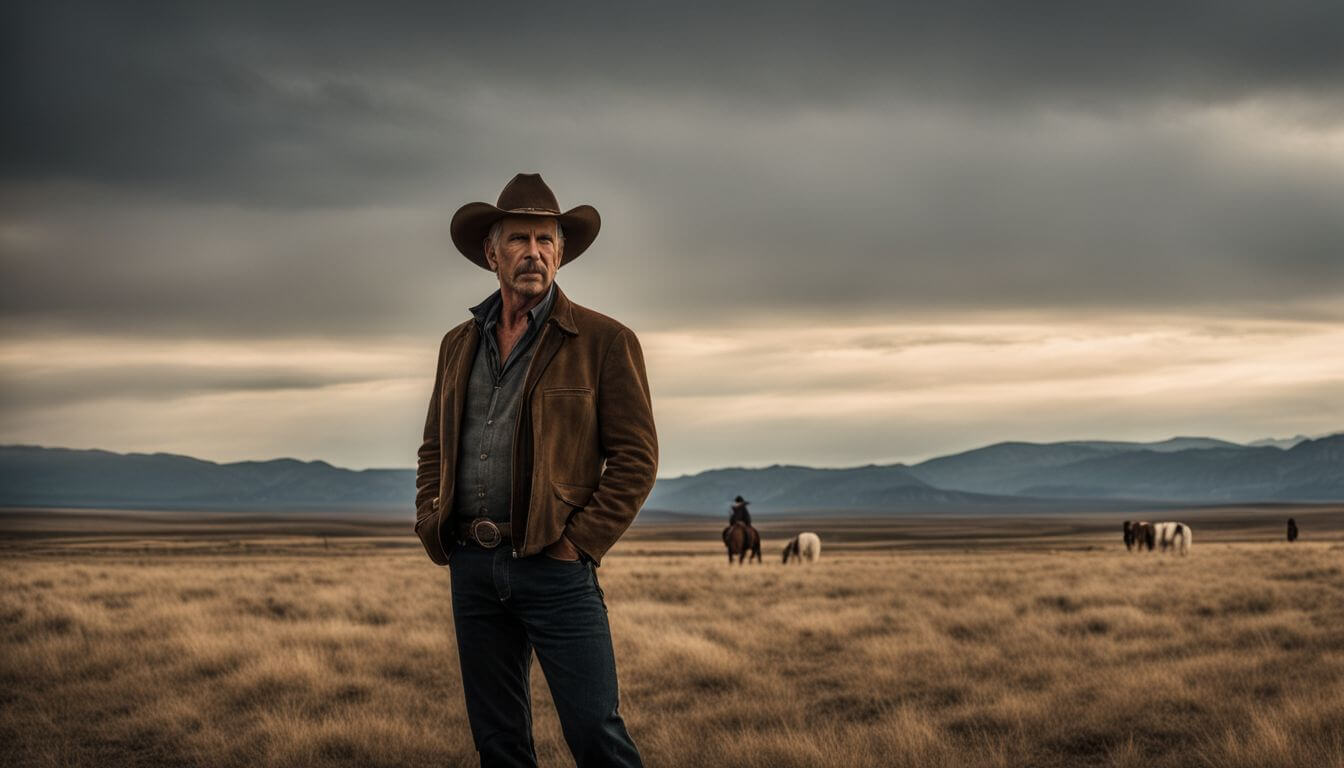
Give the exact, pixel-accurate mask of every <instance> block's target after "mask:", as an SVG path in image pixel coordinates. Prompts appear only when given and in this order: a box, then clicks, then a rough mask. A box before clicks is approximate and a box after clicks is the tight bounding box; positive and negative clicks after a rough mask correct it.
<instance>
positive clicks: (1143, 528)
mask: <svg viewBox="0 0 1344 768" xmlns="http://www.w3.org/2000/svg"><path fill="white" fill-rule="evenodd" d="M1156 545H1157V532H1156V531H1155V530H1154V528H1153V524H1152V523H1149V522H1147V521H1143V520H1140V521H1138V522H1130V521H1128V520H1126V521H1125V549H1128V550H1129V551H1131V552H1135V551H1137V552H1142V551H1143V548H1144V547H1147V548H1148V551H1149V552H1152V551H1153V547H1154V546H1156Z"/></svg>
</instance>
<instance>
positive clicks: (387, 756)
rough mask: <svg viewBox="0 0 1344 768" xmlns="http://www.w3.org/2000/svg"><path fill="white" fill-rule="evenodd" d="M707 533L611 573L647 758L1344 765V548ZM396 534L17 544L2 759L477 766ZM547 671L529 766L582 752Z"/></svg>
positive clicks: (434, 613)
mask: <svg viewBox="0 0 1344 768" xmlns="http://www.w3.org/2000/svg"><path fill="white" fill-rule="evenodd" d="M706 529H707V530H709V534H708V538H709V541H705V538H706V537H705V535H704V532H703V531H702V532H700V533H698V534H696V538H695V539H686V538H685V537H681V536H667V535H661V534H658V532H657V531H655V530H654V529H648V530H646V531H645V532H644V533H643V534H642V535H636V536H632V537H631V540H630V542H625V543H622V544H621V545H620V546H618V547H617V549H616V550H615V551H613V553H612V554H611V556H610V557H609V558H608V559H607V561H606V562H605V563H604V565H603V567H602V568H601V569H600V570H599V572H598V573H599V577H600V579H601V580H602V585H603V588H604V589H605V591H606V595H607V603H608V606H609V607H610V616H611V622H612V629H613V634H614V636H615V641H616V651H617V657H618V663H619V671H620V675H621V690H622V711H623V712H624V714H625V717H626V721H627V723H628V725H629V727H630V731H631V733H632V735H633V736H634V737H635V740H636V742H637V743H638V744H639V746H640V749H641V751H642V752H643V754H644V756H645V760H646V762H647V763H648V764H649V765H651V766H655V765H667V766H677V765H743V766H772V767H773V766H856V765H898V766H899V765H909V766H1012V765H1033V766H1051V765H1059V766H1070V765H1114V766H1139V765H1143V766H1153V765H1156V766H1166V765H1173V766H1174V765H1182V766H1184V765H1195V766H1247V767H1248V768H1250V767H1252V766H1254V767H1256V768H1261V767H1263V766H1339V765H1344V567H1342V563H1344V544H1341V543H1340V542H1339V540H1338V539H1337V538H1336V539H1329V540H1324V541H1322V540H1315V541H1309V542H1299V543H1298V544H1296V545H1292V546H1289V545H1287V544H1286V543H1281V542H1273V543H1250V542H1242V541H1231V540H1229V541H1218V540H1217V539H1216V538H1215V540H1213V541H1209V540H1207V539H1205V540H1201V537H1200V536H1199V534H1198V532H1197V534H1196V538H1195V547H1194V554H1193V555H1192V556H1191V557H1189V558H1185V559H1180V558H1175V557H1171V556H1160V555H1155V554H1154V555H1130V554H1128V553H1126V552H1124V550H1123V548H1120V547H1118V544H1117V542H1116V539H1117V538H1118V534H1107V535H1105V536H1101V535H1097V536H1096V537H1095V538H1093V537H1090V536H1088V535H1082V536H1080V537H1079V538H1076V539H1070V540H1069V541H1068V542H1066V548H1062V549H1056V550H1050V549H1029V548H1024V549H1014V548H1012V547H1005V546H996V547H984V548H974V547H972V548H962V549H944V550H939V551H927V550H924V551H898V550H890V549H888V550H876V551H874V550H873V549H872V548H871V547H866V546H864V545H863V543H862V542H860V541H857V540H855V541H854V542H852V544H850V545H845V546H830V547H826V546H825V545H823V549H824V551H823V559H822V562H821V563H819V564H817V565H814V566H800V567H793V566H790V567H787V568H786V567H784V566H782V565H780V564H779V562H778V546H779V545H780V544H782V539H781V538H780V537H779V536H778V535H774V534H771V538H770V539H769V540H768V542H767V549H766V552H767V558H766V562H765V564H763V565H752V566H743V567H740V568H739V567H732V568H729V567H728V566H726V565H724V564H723V562H722V556H721V555H720V554H719V553H720V551H721V549H720V548H716V547H715V545H714V542H713V541H712V539H713V536H714V535H715V534H716V533H717V524H716V525H712V526H706ZM826 538H827V534H826V533H825V532H823V539H826ZM841 539H843V537H842V536H840V535H839V534H837V535H836V536H835V537H833V539H832V540H833V541H836V540H841ZM389 543H393V544H395V546H388V544H389ZM408 543H410V542H407V541H406V537H404V536H403V537H401V538H399V539H397V540H395V541H394V542H389V541H388V540H386V539H356V538H350V539H343V540H340V541H333V542H329V545H328V547H325V548H324V547H323V546H322V543H321V541H320V540H315V542H314V543H307V544H305V543H303V542H301V541H298V540H289V539H267V540H256V541H252V542H249V543H240V542H237V541H234V542H216V543H215V544H213V545H208V546H200V545H197V544H192V543H179V542H173V541H170V540H162V541H139V540H136V541H129V540H127V541H103V542H99V541H95V540H86V541H76V540H64V539H61V540H56V541H48V542H45V543H44V544H43V545H41V546H38V545H35V544H32V543H29V542H18V543H12V545H11V546H9V547H7V548H5V549H4V550H3V555H0V556H2V557H3V563H4V567H3V576H2V577H0V578H2V579H3V587H4V589H3V597H0V658H3V662H0V675H3V686H2V687H0V711H3V715H0V739H2V740H3V742H4V745H5V746H4V750H5V760H4V762H5V763H6V764H18V765H38V766H83V765H90V766H92V765H98V766H107V765H154V766H159V765H162V766H169V765H174V766H175V765H209V766H255V765H273V766H291V765H318V766H335V765H349V766H365V765H373V766H382V765H386V766H402V765H444V764H447V765H474V764H475V763H476V756H475V752H474V751H473V749H472V746H471V738H470V735H469V732H468V730H467V725H466V720H465V715H464V710H463V701H462V692H461V688H460V685H459V682H458V672H457V669H458V668H457V658H456V654H455V648H454V640H453V634H452V621H451V612H450V605H449V590H448V587H449V584H448V574H447V572H446V571H445V570H443V569H438V568H435V567H434V566H432V565H431V564H430V563H429V561H428V560H427V559H426V558H425V557H424V554H423V553H422V552H421V551H420V550H419V549H418V548H416V546H406V544H408ZM1117 550H1118V551H1117ZM534 678H535V679H536V681H537V682H536V684H535V686H534V688H535V690H534V697H533V698H534V707H535V721H536V735H537V740H538V751H539V755H540V757H541V760H542V763H543V764H544V765H567V764H570V759H569V755H568V752H567V750H566V749H565V746H564V743H563V740H562V738H561V736H560V731H559V726H558V723H557V722H556V720H555V715H554V709H553V708H552V707H551V704H550V697H549V694H548V693H547V691H546V688H545V685H544V684H543V683H542V682H541V681H542V677H541V673H540V670H539V668H538V669H536V670H534Z"/></svg>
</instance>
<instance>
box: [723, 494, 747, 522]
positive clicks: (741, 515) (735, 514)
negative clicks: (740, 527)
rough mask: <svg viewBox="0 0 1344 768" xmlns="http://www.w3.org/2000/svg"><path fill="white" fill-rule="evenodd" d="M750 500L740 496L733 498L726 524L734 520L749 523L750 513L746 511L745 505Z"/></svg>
mask: <svg viewBox="0 0 1344 768" xmlns="http://www.w3.org/2000/svg"><path fill="white" fill-rule="evenodd" d="M750 503H751V502H749V501H747V500H746V499H743V498H742V497H741V496H738V497H737V498H735V499H733V507H732V512H731V513H730V514H729V515H728V525H732V524H733V523H736V522H743V523H746V524H747V525H751V513H750V512H748V511H747V505H748V504H750Z"/></svg>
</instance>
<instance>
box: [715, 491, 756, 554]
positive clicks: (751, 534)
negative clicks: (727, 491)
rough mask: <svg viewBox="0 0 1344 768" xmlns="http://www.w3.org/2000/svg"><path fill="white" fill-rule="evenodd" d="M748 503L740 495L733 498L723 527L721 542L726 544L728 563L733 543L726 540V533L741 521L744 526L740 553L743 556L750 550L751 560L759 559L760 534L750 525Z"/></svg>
mask: <svg viewBox="0 0 1344 768" xmlns="http://www.w3.org/2000/svg"><path fill="white" fill-rule="evenodd" d="M750 503H751V502H749V501H747V500H746V499H743V498H742V497H741V496H738V497H737V498H736V499H733V511H732V513H731V514H730V515H729V516H728V525H727V527H725V528H724V529H723V543H724V544H726V545H728V562H730V563H731V562H732V560H733V544H732V543H730V542H729V540H728V533H729V531H731V530H733V526H735V525H737V524H738V523H741V524H742V525H743V527H744V528H745V530H744V535H743V536H742V538H741V542H740V544H741V546H742V550H741V552H742V555H743V556H745V555H746V553H747V552H750V553H751V556H752V559H753V560H759V559H760V557H761V536H760V534H759V533H757V532H756V529H755V528H754V527H752V525H751V513H750V512H748V511H747V505H748V504H750Z"/></svg>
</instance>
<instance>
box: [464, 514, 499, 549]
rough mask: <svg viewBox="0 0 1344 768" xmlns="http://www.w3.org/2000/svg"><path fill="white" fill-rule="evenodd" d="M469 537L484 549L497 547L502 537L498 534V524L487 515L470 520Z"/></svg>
mask: <svg viewBox="0 0 1344 768" xmlns="http://www.w3.org/2000/svg"><path fill="white" fill-rule="evenodd" d="M471 537H472V538H473V539H475V540H476V543H477V544H480V545H481V546H482V547H485V548H486V549H494V548H495V547H498V546H499V542H500V540H502V539H503V538H504V537H503V536H502V535H500V532H499V526H498V525H495V521H494V520H491V519H490V518H488V517H478V518H476V519H475V520H472V521H471Z"/></svg>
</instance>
